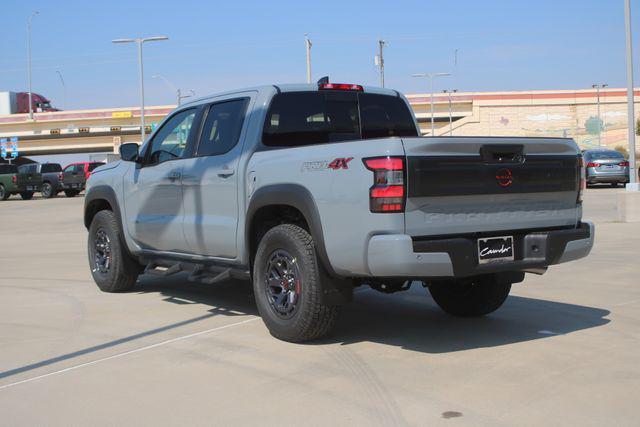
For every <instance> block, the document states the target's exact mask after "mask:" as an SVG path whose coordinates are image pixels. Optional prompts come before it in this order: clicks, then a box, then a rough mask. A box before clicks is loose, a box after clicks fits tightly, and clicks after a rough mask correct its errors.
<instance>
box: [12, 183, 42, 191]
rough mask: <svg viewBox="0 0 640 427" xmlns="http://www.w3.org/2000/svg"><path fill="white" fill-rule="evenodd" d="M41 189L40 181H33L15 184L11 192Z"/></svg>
mask: <svg viewBox="0 0 640 427" xmlns="http://www.w3.org/2000/svg"><path fill="white" fill-rule="evenodd" d="M40 190H42V183H41V182H33V183H26V184H17V185H16V186H15V188H14V189H13V190H12V192H15V193H23V192H25V191H35V192H37V191H40Z"/></svg>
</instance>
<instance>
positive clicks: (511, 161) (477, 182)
mask: <svg viewBox="0 0 640 427" xmlns="http://www.w3.org/2000/svg"><path fill="white" fill-rule="evenodd" d="M403 145H404V149H405V153H406V156H407V206H406V213H405V227H406V232H407V234H409V235H411V236H440V235H454V234H463V233H477V232H496V231H507V230H518V229H538V228H552V227H566V226H575V225H576V222H577V221H578V219H579V217H580V215H581V211H580V210H581V207H580V205H579V204H577V203H576V201H577V196H578V190H579V186H580V181H579V179H580V178H579V177H580V168H579V156H578V153H579V151H578V148H577V146H576V145H575V143H574V142H573V141H571V140H568V139H553V138H549V139H546V138H544V139H540V138H479V137H473V138H464V137H461V138H457V137H443V138H403Z"/></svg>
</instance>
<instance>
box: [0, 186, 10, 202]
mask: <svg viewBox="0 0 640 427" xmlns="http://www.w3.org/2000/svg"><path fill="white" fill-rule="evenodd" d="M9 197H11V193H9V192H8V191H7V189H6V188H4V185H2V184H0V200H3V201H4V200H7V199H8V198H9Z"/></svg>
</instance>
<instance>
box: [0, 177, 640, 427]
mask: <svg viewBox="0 0 640 427" xmlns="http://www.w3.org/2000/svg"><path fill="white" fill-rule="evenodd" d="M616 191H622V190H620V189H619V190H615V189H610V188H596V189H589V190H587V193H586V196H585V215H584V216H585V218H590V219H593V220H595V221H596V223H597V238H596V244H595V247H594V250H593V252H592V254H591V255H590V257H588V258H586V259H583V260H580V261H577V262H574V263H570V264H565V265H561V266H556V267H555V268H552V269H551V270H550V271H549V272H548V273H547V274H546V275H544V276H541V277H538V276H531V275H529V276H528V277H527V279H526V280H525V282H524V283H523V284H519V285H514V287H515V289H514V290H513V291H512V294H511V296H510V297H509V299H508V301H507V303H506V304H505V306H504V307H503V308H502V309H501V310H499V311H498V312H496V313H494V314H493V315H490V316H487V317H486V318H482V319H457V318H452V317H449V316H447V315H445V314H444V313H443V312H442V311H440V310H439V309H438V307H437V306H436V305H435V303H434V302H433V301H432V300H431V298H430V296H429V295H428V292H427V291H426V290H424V289H423V288H422V287H421V286H417V285H414V286H413V288H412V289H411V290H410V291H408V292H404V293H397V294H393V295H383V294H380V293H377V292H375V291H373V290H368V289H366V290H362V291H360V290H359V291H358V292H357V293H356V295H355V299H354V302H353V303H351V304H350V305H348V306H346V307H345V309H344V311H343V315H342V318H341V321H340V323H339V325H338V328H337V330H336V332H335V333H334V334H333V335H332V336H331V337H330V338H328V339H325V340H323V341H320V342H316V343H312V344H305V345H295V344H288V343H284V342H281V341H278V340H276V339H274V338H272V337H271V336H270V335H269V334H268V332H267V330H266V328H265V327H264V326H263V324H262V322H261V321H260V319H259V318H258V317H256V308H255V305H254V302H253V297H252V295H251V286H250V284H249V283H248V282H227V283H223V284H219V285H214V286H206V285H196V284H189V283H187V282H186V281H185V280H184V277H183V276H177V277H174V278H167V279H161V278H156V277H152V278H147V277H143V278H141V280H140V284H139V285H138V286H137V287H136V289H135V291H134V292H131V293H127V294H105V293H101V292H100V291H99V290H98V289H97V287H96V286H95V285H94V283H93V281H92V279H91V276H90V273H89V269H88V267H87V261H86V250H85V244H86V242H85V240H86V231H85V229H84V227H83V225H82V220H81V215H82V214H81V212H82V203H83V200H82V197H78V198H75V199H67V198H64V197H58V198H57V199H52V200H42V199H34V200H31V201H22V200H20V199H19V198H12V199H10V200H9V201H7V202H1V203H0V223H1V224H2V225H3V227H2V231H1V234H0V425H29V426H31V425H122V424H126V425H132V424H137V425H149V424H154V425H169V424H171V425H177V424H179V425H238V424H240V425H247V424H259V425H328V424H332V425H492V426H494V425H540V424H543V423H544V424H546V425H638V419H639V416H638V406H639V404H640V397H639V396H640V363H638V361H639V360H640V286H639V285H638V284H639V283H640V281H639V279H638V277H639V276H640V274H639V273H640V266H639V264H638V261H639V254H640V249H639V248H640V224H622V223H617V222H615V193H616Z"/></svg>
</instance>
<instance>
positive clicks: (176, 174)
mask: <svg viewBox="0 0 640 427" xmlns="http://www.w3.org/2000/svg"><path fill="white" fill-rule="evenodd" d="M181 176H182V175H181V174H180V172H171V173H169V175H167V179H168V180H169V181H171V182H173V181H175V180H176V179H180V177H181Z"/></svg>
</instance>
